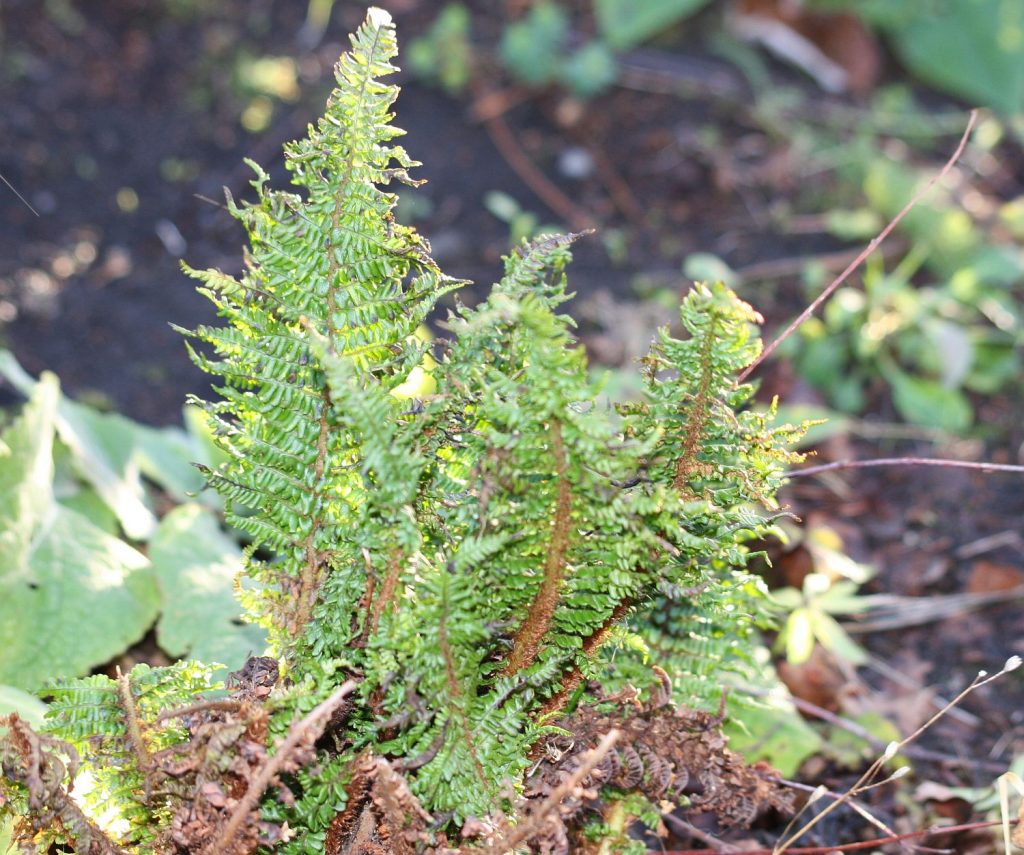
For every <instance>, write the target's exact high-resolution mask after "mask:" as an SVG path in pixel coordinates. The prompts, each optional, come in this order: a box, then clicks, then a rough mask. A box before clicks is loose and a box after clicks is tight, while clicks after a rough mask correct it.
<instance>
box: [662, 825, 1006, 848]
mask: <svg viewBox="0 0 1024 855" xmlns="http://www.w3.org/2000/svg"><path fill="white" fill-rule="evenodd" d="M1010 822H1011V824H1014V825H1015V824H1016V823H1017V820H1015V819H1014V820H1011V821H1010ZM995 825H1002V822H1001V821H999V820H994V821H992V822H968V823H964V824H963V825H947V826H942V825H939V826H932V827H930V828H920V829H918V830H917V831H908V832H905V833H904V834H892V835H889V836H888V837H875V838H872V839H871V840H858V841H857V842H856V843H833V844H831V845H829V846H796V847H793V848H792V849H787V850H786V851H787V852H789V853H790V855H830V853H833V852H850V851H851V850H855V849H875V848H877V847H879V846H883V845H885V844H886V843H899V842H900V841H901V840H913V839H914V838H915V837H926V836H928V835H929V834H959V833H960V832H962V831H977V830H979V829H982V828H992V827H993V826H995ZM707 852H708V850H707V849H658V850H651V855H707ZM771 852H772V850H771V849H740V850H737V851H735V852H734V853H733V855H771Z"/></svg>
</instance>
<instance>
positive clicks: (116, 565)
mask: <svg viewBox="0 0 1024 855" xmlns="http://www.w3.org/2000/svg"><path fill="white" fill-rule="evenodd" d="M59 399H60V391H59V387H58V384H57V380H56V378H55V377H53V376H52V375H44V376H43V378H42V380H41V381H40V382H39V383H38V384H36V386H35V388H34V389H33V391H32V397H31V398H30V400H29V403H28V404H27V405H26V407H25V409H24V410H23V412H22V413H21V415H20V416H19V418H18V419H17V420H16V421H15V422H14V424H12V425H11V427H10V428H8V430H7V432H6V433H5V434H4V442H5V443H7V445H8V446H9V447H10V448H11V452H12V454H11V458H10V460H9V461H7V463H6V465H5V466H4V467H2V470H0V603H2V606H0V611H2V617H3V619H2V620H0V682H3V683H9V684H11V685H14V686H19V687H22V688H27V689H35V688H38V687H39V686H41V685H42V682H43V681H44V680H45V679H46V678H48V677H56V676H71V675H77V674H81V673H84V672H85V671H88V670H89V669H90V668H92V667H94V666H96V665H99V664H101V663H103V662H105V661H106V660H108V659H110V658H111V657H112V656H115V655H116V654H118V653H120V652H121V651H123V650H124V649H125V648H126V647H127V646H128V645H129V644H131V643H132V642H134V641H136V640H138V639H139V638H140V637H141V636H142V635H143V634H144V633H145V631H146V629H147V627H148V626H149V625H150V624H151V623H152V622H153V620H154V618H155V617H156V611H157V599H158V598H157V591H156V586H155V584H154V582H153V579H152V576H151V574H150V572H149V569H148V562H147V561H146V558H145V556H143V555H141V554H140V553H139V552H137V551H136V550H134V549H132V548H131V547H130V546H128V544H126V543H124V542H122V541H120V540H118V539H117V538H115V537H112V536H110V535H109V534H107V533H105V532H103V531H101V530H100V529H99V528H97V527H96V526H95V525H93V524H92V523H91V522H90V521H89V520H88V519H86V518H85V517H83V516H82V515H80V514H77V513H75V512H74V511H72V510H70V509H68V508H66V507H64V506H63V505H61V504H59V503H58V502H56V501H55V499H54V497H53V488H52V478H53V454H52V449H53V439H54V429H55V425H56V422H57V420H58V418H59V416H58V402H59Z"/></svg>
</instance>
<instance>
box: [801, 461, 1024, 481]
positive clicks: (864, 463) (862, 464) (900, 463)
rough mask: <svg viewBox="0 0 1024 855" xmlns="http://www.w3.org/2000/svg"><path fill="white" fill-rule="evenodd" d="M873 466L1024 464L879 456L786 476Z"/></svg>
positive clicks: (993, 468)
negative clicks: (873, 458)
mask: <svg viewBox="0 0 1024 855" xmlns="http://www.w3.org/2000/svg"><path fill="white" fill-rule="evenodd" d="M873 466H941V467H945V468H948V469H980V470H981V471H982V472H1013V473H1015V474H1024V466H1018V465H1017V464H1014V463H986V462H984V461H982V462H977V461H974V460H951V459H948V458H944V457H879V458H877V459H875V460H836V461H834V462H833V463H822V464H820V465H818V466H808V467H806V468H804V469H794V470H793V471H792V472H787V473H786V477H787V478H797V477H804V476H807V475H820V474H821V473H822V472H833V471H835V470H838V469H868V468H869V467H873Z"/></svg>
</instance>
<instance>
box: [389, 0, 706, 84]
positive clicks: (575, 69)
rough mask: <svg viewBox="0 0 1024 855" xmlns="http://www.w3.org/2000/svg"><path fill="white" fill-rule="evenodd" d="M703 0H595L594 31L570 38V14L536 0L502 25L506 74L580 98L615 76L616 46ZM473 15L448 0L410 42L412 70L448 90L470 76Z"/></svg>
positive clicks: (646, 34)
mask: <svg viewBox="0 0 1024 855" xmlns="http://www.w3.org/2000/svg"><path fill="white" fill-rule="evenodd" d="M706 2H707V0H682V2H681V0H640V1H639V2H638V0H594V2H593V4H592V7H591V8H590V9H589V12H590V14H591V15H592V16H593V18H594V20H595V21H596V25H597V33H596V35H595V36H594V37H593V38H590V39H585V40H583V41H582V43H580V44H577V45H574V44H573V39H572V24H573V19H572V17H571V16H570V14H569V13H568V12H567V11H566V9H565V8H563V5H562V4H559V3H555V2H551V0H540V2H537V3H534V4H532V5H531V6H530V9H529V11H528V12H527V13H526V14H525V15H524V16H523V17H522V18H520V19H518V20H516V21H513V22H511V23H509V24H507V26H506V27H505V28H504V30H503V31H502V34H501V41H500V44H499V48H498V57H499V59H500V60H501V63H502V65H503V66H504V67H505V69H506V70H507V71H508V72H509V74H510V75H511V76H512V77H513V78H515V79H516V80H518V81H520V82H521V83H525V84H527V85H528V86H551V85H557V86H562V87H565V88H566V89H568V90H569V91H570V92H572V93H573V94H574V95H576V96H578V97H580V98H590V97H593V96H595V95H597V94H599V93H601V92H603V91H604V90H606V89H607V88H608V87H609V86H611V85H612V84H613V83H614V82H615V81H616V79H617V78H618V76H619V67H618V60H617V59H616V54H618V53H621V52H623V51H627V50H629V49H631V48H634V47H636V46H637V45H638V44H640V43H642V42H644V41H646V40H648V39H649V38H651V37H653V36H655V35H657V34H658V33H660V32H661V31H662V30H664V29H666V28H667V27H670V26H671V25H673V24H676V23H678V22H679V21H681V20H683V19H684V18H686V17H688V16H689V15H691V14H693V13H694V12H696V11H698V10H699V9H700V8H701V7H702V6H704V5H705V4H706ZM471 27H472V17H471V15H470V13H469V11H468V10H467V8H466V7H465V6H464V5H462V4H461V3H449V4H447V5H446V6H445V7H444V8H443V9H442V10H441V11H440V12H439V13H438V16H437V18H436V19H435V20H434V23H433V25H432V26H431V28H430V30H429V31H428V33H427V34H426V35H425V36H423V37H422V38H419V39H417V40H415V41H414V42H413V43H412V45H411V46H410V52H409V60H410V67H411V68H412V70H413V71H414V72H415V73H417V74H418V75H420V76H421V77H425V78H427V79H431V80H436V81H437V82H438V83H440V84H441V85H442V86H443V87H444V88H445V89H446V90H448V91H449V92H453V93H459V92H461V91H463V90H464V89H465V88H466V87H467V85H468V84H469V80H470V73H471V69H472V62H473V49H472V46H471V44H470V31H471Z"/></svg>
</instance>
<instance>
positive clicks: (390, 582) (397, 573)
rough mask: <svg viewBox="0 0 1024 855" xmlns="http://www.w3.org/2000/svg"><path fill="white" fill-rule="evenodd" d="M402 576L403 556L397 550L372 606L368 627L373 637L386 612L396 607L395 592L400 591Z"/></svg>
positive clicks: (369, 633) (392, 555)
mask: <svg viewBox="0 0 1024 855" xmlns="http://www.w3.org/2000/svg"><path fill="white" fill-rule="evenodd" d="M401 575H402V556H401V553H400V552H399V551H398V550H397V549H396V550H394V551H393V552H392V553H391V557H390V558H389V559H388V572H387V575H386V576H385V577H384V582H383V584H382V585H381V587H380V593H379V594H378V595H377V597H376V598H375V599H374V600H373V601H372V602H371V604H370V614H369V620H368V623H367V626H368V627H369V632H368V633H367V634H368V635H373V633H375V632H376V631H377V627H378V626H379V625H380V619H381V616H382V615H383V614H384V610H385V609H387V608H388V607H389V606H393V605H394V602H395V592H396V591H397V590H398V582H399V579H400V578H401Z"/></svg>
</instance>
